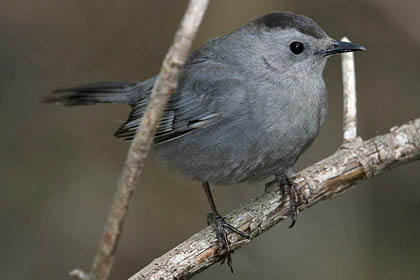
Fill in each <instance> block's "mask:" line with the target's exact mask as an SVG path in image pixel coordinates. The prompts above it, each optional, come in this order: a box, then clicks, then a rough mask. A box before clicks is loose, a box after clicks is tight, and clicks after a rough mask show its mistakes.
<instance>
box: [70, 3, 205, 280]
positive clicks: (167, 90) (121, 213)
mask: <svg viewBox="0 0 420 280" xmlns="http://www.w3.org/2000/svg"><path fill="white" fill-rule="evenodd" d="M207 5H208V0H191V1H190V3H189V5H188V7H187V10H186V12H185V15H184V18H183V19H182V22H181V24H180V27H179V29H178V31H177V33H176V34H175V38H174V41H173V43H172V46H171V48H170V49H169V51H168V53H167V55H166V57H165V59H164V61H163V63H162V68H161V71H160V73H159V77H158V79H157V80H156V82H155V85H154V87H153V91H152V94H151V97H150V102H149V104H148V105H147V108H146V111H145V113H144V116H143V119H142V122H141V124H140V127H139V129H138V132H137V134H136V136H135V137H134V139H133V141H132V143H131V145H130V149H129V151H128V155H127V159H126V162H125V165H124V169H123V172H122V175H121V178H120V180H119V182H118V186H117V191H116V194H115V197H114V201H113V203H112V205H111V210H110V212H109V214H108V218H107V222H106V225H105V228H104V232H103V234H102V239H101V241H100V243H99V249H98V252H97V254H96V257H95V261H94V263H93V267H92V271H91V273H90V274H86V273H84V272H83V271H81V270H80V269H76V270H73V271H72V272H71V273H70V275H71V276H73V277H74V278H76V279H83V280H88V279H90V280H106V279H108V278H109V274H110V272H111V269H112V266H113V263H114V260H115V251H116V248H117V245H118V241H119V238H120V235H121V231H122V227H123V224H124V219H125V216H126V214H127V211H128V207H129V202H130V199H131V197H132V195H133V192H134V190H135V187H136V184H138V182H139V179H140V175H141V173H142V170H143V167H144V164H145V160H146V158H147V155H148V152H149V149H150V145H151V143H152V141H153V136H154V134H155V132H156V128H157V126H158V124H159V121H160V118H161V116H162V113H163V110H164V108H165V106H166V103H167V101H168V99H169V97H170V96H171V94H172V93H173V92H174V91H175V90H176V87H177V81H178V72H179V70H180V68H181V67H182V65H183V64H184V63H185V61H186V59H187V55H188V52H189V50H190V48H191V45H192V41H193V39H194V37H195V34H196V32H197V30H198V27H199V25H200V23H201V21H202V18H203V16H204V13H205V11H206V9H207Z"/></svg>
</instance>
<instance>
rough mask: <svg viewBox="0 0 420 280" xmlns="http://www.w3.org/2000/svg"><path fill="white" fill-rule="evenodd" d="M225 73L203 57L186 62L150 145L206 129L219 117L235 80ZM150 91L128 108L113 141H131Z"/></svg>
mask: <svg viewBox="0 0 420 280" xmlns="http://www.w3.org/2000/svg"><path fill="white" fill-rule="evenodd" d="M209 73H211V75H208V74H209ZM227 74H229V73H228V72H226V66H225V65H222V64H218V63H215V62H214V61H212V60H209V59H208V58H207V57H203V56H197V57H196V58H195V59H192V60H190V61H188V62H187V64H186V65H185V66H184V68H183V71H182V72H181V74H180V78H179V87H178V90H177V92H176V93H174V94H173V96H172V97H171V98H170V100H169V102H168V104H167V106H166V108H165V111H164V114H163V117H162V119H161V121H160V123H159V126H158V129H157V131H156V135H155V138H154V143H155V144H160V143H164V142H167V141H171V140H173V139H176V138H178V137H182V136H184V135H186V134H188V133H190V132H192V131H194V130H196V129H203V128H206V127H208V126H210V125H212V124H214V123H216V122H217V121H219V120H220V119H221V118H223V114H222V111H221V110H220V106H219V105H220V102H223V96H224V95H226V94H229V92H227V88H232V86H231V83H232V82H234V83H235V84H236V80H235V79H232V78H231V77H227ZM151 90H152V87H151V88H150V92H151ZM150 92H149V93H148V94H147V98H144V99H142V100H140V101H139V102H138V103H136V104H135V105H132V106H133V110H132V111H131V113H130V115H129V118H128V120H127V121H126V122H125V123H124V124H123V125H122V126H121V127H120V128H119V129H118V130H117V131H116V132H115V134H114V135H115V136H116V137H117V138H122V139H124V140H131V139H132V138H133V137H134V135H135V133H136V130H137V127H138V126H139V124H140V122H141V118H142V116H143V114H144V111H145V108H146V105H147V103H148V101H149V97H150ZM216 96H217V98H216Z"/></svg>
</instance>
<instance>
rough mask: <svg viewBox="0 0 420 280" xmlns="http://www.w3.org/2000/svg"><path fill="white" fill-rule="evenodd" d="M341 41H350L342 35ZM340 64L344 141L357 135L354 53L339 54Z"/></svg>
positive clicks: (348, 140) (353, 138) (351, 139)
mask: <svg viewBox="0 0 420 280" xmlns="http://www.w3.org/2000/svg"><path fill="white" fill-rule="evenodd" d="M341 41H344V42H350V40H349V39H348V38H347V37H343V38H342V39H341ZM341 66H342V72H343V96H344V112H343V115H344V117H343V122H344V123H343V130H344V142H351V141H353V140H355V139H356V137H357V105H356V100H357V97H356V74H355V67H354V54H353V53H352V52H346V53H342V54H341Z"/></svg>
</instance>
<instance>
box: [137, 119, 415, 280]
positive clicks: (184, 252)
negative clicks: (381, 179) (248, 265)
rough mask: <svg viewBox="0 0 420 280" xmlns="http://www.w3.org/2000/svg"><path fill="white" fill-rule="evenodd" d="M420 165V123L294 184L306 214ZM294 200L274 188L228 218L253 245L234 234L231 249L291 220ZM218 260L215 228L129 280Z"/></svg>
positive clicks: (353, 150)
mask: <svg viewBox="0 0 420 280" xmlns="http://www.w3.org/2000/svg"><path fill="white" fill-rule="evenodd" d="M415 160H420V118H419V119H416V120H414V121H411V122H409V123H407V124H404V125H402V126H400V127H396V128H392V129H391V132H390V133H388V134H385V135H381V136H377V137H375V138H372V139H370V140H367V141H364V142H363V141H354V142H351V143H348V144H347V145H346V146H343V147H341V148H340V149H339V150H338V151H337V152H336V153H335V154H333V155H332V156H330V157H328V158H326V159H324V160H322V161H320V162H318V163H316V164H314V165H312V166H310V167H308V168H307V169H305V170H303V171H302V172H299V173H298V174H297V175H296V176H295V178H294V182H295V183H296V184H298V186H299V189H300V190H302V192H303V193H304V194H305V195H306V197H307V198H308V204H305V203H301V204H300V205H299V211H302V210H304V209H306V208H308V207H310V206H312V205H315V204H316V203H318V202H320V201H321V200H324V199H328V198H331V197H334V196H337V195H340V194H342V193H343V192H344V191H346V190H347V189H349V188H350V187H351V186H352V185H354V184H356V183H360V182H362V181H365V180H367V179H369V178H371V177H373V176H376V175H378V174H379V173H381V172H384V171H386V170H389V169H391V168H394V167H397V166H400V165H403V164H407V163H409V162H412V161H415ZM289 211H290V208H289V201H286V202H285V203H282V198H281V195H280V193H279V189H278V188H271V190H270V191H268V192H267V193H265V194H263V195H262V196H260V197H258V198H256V199H253V200H251V201H249V202H247V203H246V204H244V205H242V206H241V207H239V208H238V209H236V210H234V211H232V212H231V213H230V214H229V215H227V216H226V220H227V221H228V222H229V223H230V224H232V225H234V226H235V227H237V228H238V229H240V230H241V231H245V232H247V233H249V234H250V236H251V240H247V239H243V238H241V237H239V236H238V235H235V234H231V235H229V240H230V241H231V247H232V248H233V249H239V248H240V247H242V246H244V245H246V244H248V243H250V242H252V240H253V239H254V238H255V237H257V236H258V235H260V234H262V233H263V232H265V231H267V230H269V229H270V228H271V227H273V226H274V225H275V224H277V223H279V222H280V221H282V220H285V219H287V217H288V213H289ZM218 260H219V258H218V256H217V245H216V238H215V234H214V232H213V228H212V227H207V228H205V229H203V230H202V231H200V232H198V233H196V234H194V235H193V236H192V237H191V238H189V239H188V240H186V241H184V242H183V243H182V244H180V245H178V246H177V247H175V248H174V249H172V250H171V251H169V252H167V253H166V254H164V255H162V256H161V257H159V258H157V259H155V260H154V261H153V262H152V263H151V264H149V265H148V266H146V267H144V268H143V269H141V270H140V271H139V272H137V273H136V274H134V275H133V276H132V277H130V279H129V280H143V279H148V280H173V279H188V278H191V277H192V276H193V275H195V274H197V273H198V272H200V271H202V270H204V269H206V268H208V267H210V266H211V265H213V264H214V263H215V262H217V261H218Z"/></svg>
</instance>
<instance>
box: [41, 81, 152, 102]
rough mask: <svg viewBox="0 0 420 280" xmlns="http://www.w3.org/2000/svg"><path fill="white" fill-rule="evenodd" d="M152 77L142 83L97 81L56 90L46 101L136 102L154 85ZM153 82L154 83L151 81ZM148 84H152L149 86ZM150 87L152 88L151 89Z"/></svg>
mask: <svg viewBox="0 0 420 280" xmlns="http://www.w3.org/2000/svg"><path fill="white" fill-rule="evenodd" d="M150 80H151V79H149V80H147V81H145V82H142V83H108V82H106V83H96V84H88V85H82V86H78V87H73V88H62V89H57V90H54V91H53V93H52V94H51V95H49V96H47V97H46V98H44V102H46V103H52V104H55V105H65V106H75V105H91V104H96V103H121V104H134V103H136V102H137V101H138V100H140V99H143V98H144V97H145V95H146V93H147V92H148V91H149V90H150V89H151V88H152V87H153V82H152V81H150ZM151 82H152V83H151ZM148 84H152V86H149V85H148ZM149 87H150V89H149Z"/></svg>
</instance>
